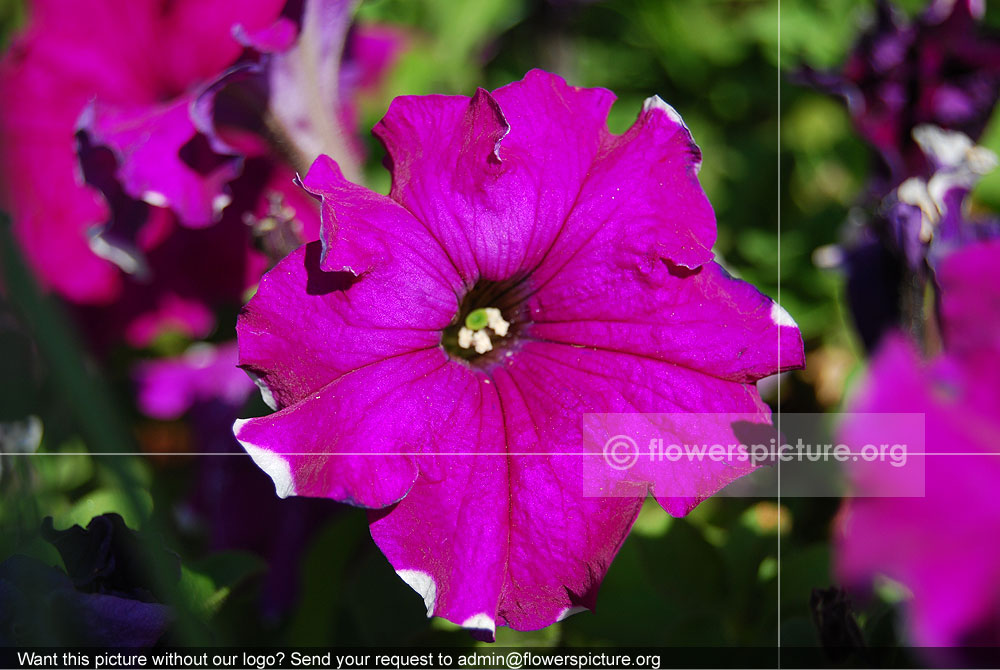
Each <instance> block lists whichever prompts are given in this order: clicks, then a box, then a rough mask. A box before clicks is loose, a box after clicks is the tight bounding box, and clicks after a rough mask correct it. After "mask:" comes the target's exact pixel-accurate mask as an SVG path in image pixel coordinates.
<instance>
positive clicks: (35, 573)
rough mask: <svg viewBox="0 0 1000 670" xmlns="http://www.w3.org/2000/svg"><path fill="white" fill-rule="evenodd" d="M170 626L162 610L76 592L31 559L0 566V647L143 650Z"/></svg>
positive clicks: (20, 558) (123, 599)
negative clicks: (84, 647)
mask: <svg viewBox="0 0 1000 670" xmlns="http://www.w3.org/2000/svg"><path fill="white" fill-rule="evenodd" d="M172 621H173V614H172V612H171V610H170V608H169V607H167V606H166V605H161V604H160V603H154V602H144V601H142V600H136V599H134V598H129V597H124V596H120V595H111V594H105V593H93V592H84V591H80V590H78V589H76V588H74V586H73V582H72V581H71V580H70V578H69V577H67V576H66V574H65V573H64V572H62V571H60V570H58V569H56V568H54V567H50V566H48V565H45V564H44V563H42V562H41V561H39V560H36V559H34V558H29V557H27V556H20V555H15V556H11V557H10V558H8V559H7V560H5V561H4V562H3V563H0V646H5V647H9V646H17V647H21V646H78V647H82V646H87V647H148V646H152V645H154V644H156V642H157V641H158V640H159V639H160V638H161V637H162V636H163V634H164V633H165V632H166V631H167V629H168V628H169V626H170V624H171V622H172Z"/></svg>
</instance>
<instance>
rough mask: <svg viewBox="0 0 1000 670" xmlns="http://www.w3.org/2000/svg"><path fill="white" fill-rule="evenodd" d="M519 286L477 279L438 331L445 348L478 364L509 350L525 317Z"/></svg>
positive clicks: (494, 358) (515, 283)
mask: <svg viewBox="0 0 1000 670" xmlns="http://www.w3.org/2000/svg"><path fill="white" fill-rule="evenodd" d="M522 285H523V283H522V282H518V281H508V282H486V281H480V282H478V283H477V284H476V285H475V286H474V287H473V288H472V289H471V290H470V291H469V292H468V293H467V294H466V295H465V297H464V298H463V299H462V304H461V305H460V306H459V309H458V312H457V313H456V314H455V318H454V319H452V322H451V325H449V326H448V327H447V328H445V329H444V331H443V332H442V333H441V345H442V346H443V347H444V349H445V351H447V352H448V354H449V355H451V357H452V358H456V359H460V360H464V361H467V362H468V363H470V364H472V365H475V366H480V367H481V366H485V365H487V364H488V363H490V362H492V361H496V360H497V359H498V358H499V357H500V356H501V355H503V354H505V353H507V352H509V351H510V349H511V347H512V346H513V344H514V342H515V341H516V335H517V332H518V331H519V329H520V326H521V325H522V324H523V322H524V320H525V315H522V314H521V310H520V296H521V294H522V291H523V288H522Z"/></svg>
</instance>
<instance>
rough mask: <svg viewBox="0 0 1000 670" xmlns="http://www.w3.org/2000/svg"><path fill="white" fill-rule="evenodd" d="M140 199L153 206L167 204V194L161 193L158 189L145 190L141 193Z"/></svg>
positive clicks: (164, 205)
mask: <svg viewBox="0 0 1000 670" xmlns="http://www.w3.org/2000/svg"><path fill="white" fill-rule="evenodd" d="M141 200H142V201H143V202H144V203H146V204H147V205H152V206H153V207H166V206H167V196H165V195H163V194H162V193H160V192H159V191H146V192H144V193H143V194H142V198H141Z"/></svg>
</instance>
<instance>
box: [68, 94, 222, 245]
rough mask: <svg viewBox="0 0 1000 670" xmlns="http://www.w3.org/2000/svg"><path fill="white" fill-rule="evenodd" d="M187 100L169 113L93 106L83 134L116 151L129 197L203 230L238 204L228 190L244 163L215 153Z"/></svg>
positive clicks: (83, 121) (162, 109)
mask: <svg viewBox="0 0 1000 670" xmlns="http://www.w3.org/2000/svg"><path fill="white" fill-rule="evenodd" d="M190 104H191V99H189V98H181V99H179V100H175V101H173V102H171V103H169V104H167V105H165V106H163V107H153V108H148V107H142V108H133V109H122V108H114V107H110V106H107V105H103V104H101V103H99V102H98V103H93V104H92V105H91V106H89V107H88V108H87V109H86V110H85V111H84V113H83V116H82V117H81V119H80V130H79V132H81V133H84V134H85V135H87V138H88V141H89V143H90V144H91V145H94V146H106V147H108V148H109V149H111V150H112V151H113V152H114V153H115V156H116V158H117V162H118V177H119V179H120V180H121V182H122V186H123V188H124V190H125V192H126V193H128V194H129V195H130V196H131V197H132V198H134V199H136V200H142V201H144V202H146V203H147V204H150V205H153V206H155V207H169V208H170V209H171V210H173V211H174V212H175V213H176V214H177V217H178V220H179V221H180V222H181V224H182V225H185V226H189V227H192V228H200V227H204V226H208V225H211V224H212V223H215V222H216V221H218V220H219V218H220V217H221V216H222V210H223V209H225V207H226V206H227V205H229V203H230V202H231V201H232V197H231V195H230V193H229V191H228V188H227V186H226V185H227V184H228V183H229V182H230V181H232V180H233V179H235V178H236V177H237V176H238V175H239V173H240V170H241V167H242V161H241V160H240V159H239V158H236V157H234V156H223V155H219V154H217V153H215V151H214V150H213V149H212V148H211V147H210V146H209V145H208V140H207V139H206V138H205V137H204V136H203V135H201V134H199V133H198V132H197V130H196V129H195V126H194V123H193V122H192V120H191V116H190V114H189V112H188V109H189V107H190Z"/></svg>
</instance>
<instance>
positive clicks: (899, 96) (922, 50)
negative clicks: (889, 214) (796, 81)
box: [801, 0, 1000, 194]
mask: <svg viewBox="0 0 1000 670" xmlns="http://www.w3.org/2000/svg"><path fill="white" fill-rule="evenodd" d="M983 11H984V4H983V2H982V1H981V0H935V1H934V2H933V3H932V4H931V6H930V7H929V8H928V9H927V10H926V11H924V12H923V13H922V14H921V15H920V16H919V17H917V19H916V20H914V21H912V22H908V21H906V20H904V19H902V18H901V17H900V16H899V14H898V13H897V12H896V10H895V8H894V7H893V6H892V4H891V3H890V2H889V1H888V0H879V1H878V4H877V14H876V18H875V21H874V22H873V24H872V26H871V28H869V29H868V30H867V31H866V32H865V33H864V34H863V35H862V36H861V38H860V39H859V40H858V43H857V45H856V46H855V48H854V51H853V52H852V53H851V54H850V56H849V57H848V60H847V62H846V63H845V64H844V66H843V68H842V69H841V70H840V72H835V73H820V72H816V71H814V70H810V69H806V70H805V71H804V72H803V73H802V74H801V78H802V79H804V80H805V81H806V82H807V83H810V84H812V85H814V86H816V87H818V88H821V89H823V90H826V91H829V92H831V93H836V94H838V95H841V96H843V97H844V98H845V99H846V101H847V103H848V108H849V110H850V113H851V117H852V118H853V120H854V124H855V127H856V128H857V129H858V132H859V133H860V134H861V136H862V137H863V138H864V139H865V140H866V141H867V142H868V143H869V144H871V145H872V147H873V148H874V149H875V150H876V151H877V152H878V156H879V158H880V160H881V165H880V175H879V184H878V186H877V187H876V188H874V189H873V191H874V192H876V193H879V194H880V193H884V192H885V190H887V189H888V188H891V187H894V186H897V185H898V184H900V183H901V182H902V181H903V180H904V179H906V178H907V177H913V176H920V177H925V178H926V177H927V176H929V171H930V166H929V165H928V162H927V160H926V158H925V156H924V154H923V152H922V151H921V150H920V147H919V146H918V145H917V143H916V142H915V141H914V139H913V136H912V133H913V130H914V129H915V128H917V127H919V126H921V125H925V124H930V125H934V126H938V127H940V128H944V129H947V130H957V131H960V132H962V133H964V134H966V135H968V136H969V137H971V138H972V139H973V140H976V139H978V138H979V136H980V135H981V134H982V132H983V129H984V128H985V127H986V122H987V121H988V120H989V118H990V115H991V113H992V111H993V107H994V105H995V104H996V102H997V98H998V97H1000V39H998V38H997V37H996V36H994V35H992V34H987V33H986V31H984V30H983V29H982V28H980V26H979V25H977V20H978V19H979V18H980V17H981V16H982V14H983Z"/></svg>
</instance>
